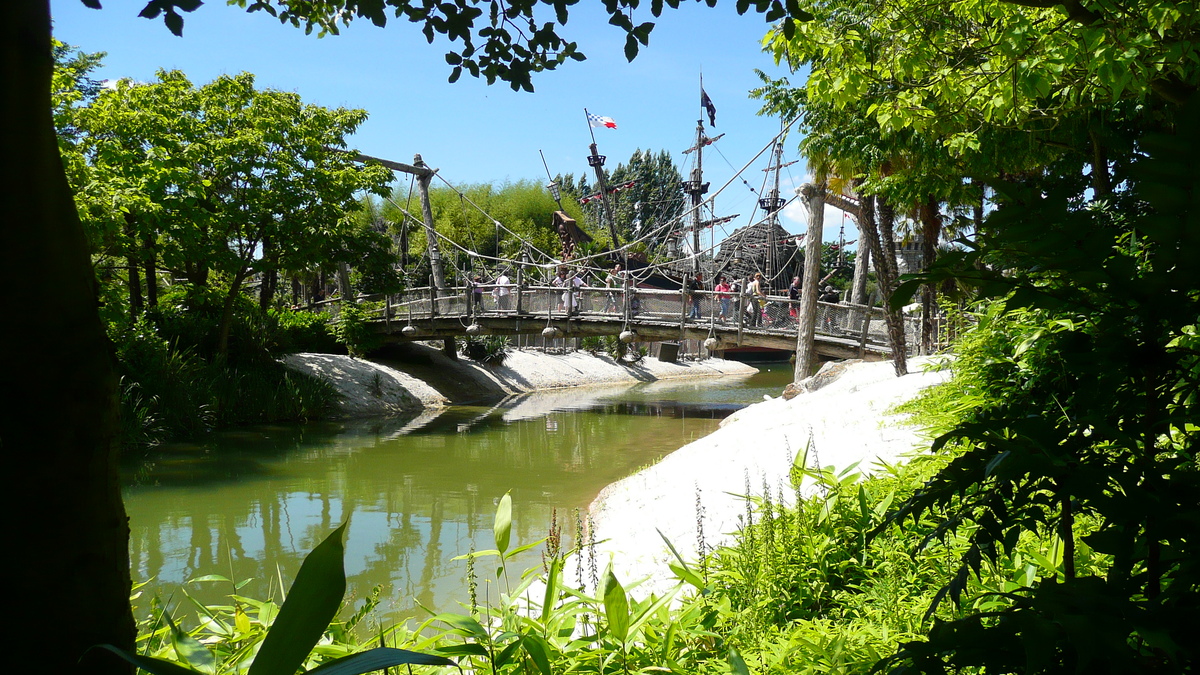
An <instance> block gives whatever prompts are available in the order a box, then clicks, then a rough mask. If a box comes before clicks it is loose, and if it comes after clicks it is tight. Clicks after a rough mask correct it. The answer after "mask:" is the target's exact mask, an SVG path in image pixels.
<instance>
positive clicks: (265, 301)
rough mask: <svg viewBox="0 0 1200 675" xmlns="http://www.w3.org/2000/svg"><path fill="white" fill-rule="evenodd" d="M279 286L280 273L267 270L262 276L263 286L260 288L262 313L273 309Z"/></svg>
mask: <svg viewBox="0 0 1200 675" xmlns="http://www.w3.org/2000/svg"><path fill="white" fill-rule="evenodd" d="M278 284H279V272H278V271H276V270H267V271H266V272H263V274H262V284H260V285H259V287H258V307H259V309H261V310H262V311H264V312H265V311H267V310H269V309H271V305H272V304H274V303H275V288H276V286H277V285H278Z"/></svg>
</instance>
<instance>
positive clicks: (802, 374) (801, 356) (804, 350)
mask: <svg viewBox="0 0 1200 675" xmlns="http://www.w3.org/2000/svg"><path fill="white" fill-rule="evenodd" d="M809 187H810V185H805V186H803V187H802V188H801V190H805V189H807V188H809ZM812 187H814V188H815V189H814V190H813V191H812V193H811V194H809V193H803V196H802V199H804V205H805V207H807V209H808V230H807V232H806V233H805V235H804V278H803V279H801V281H800V316H799V318H798V319H797V330H796V370H795V372H794V373H793V374H792V376H793V379H794V381H796V382H799V381H800V380H803V379H804V378H806V377H808V376H809V375H812V374H813V370H814V366H815V365H816V361H817V354H816V350H815V349H814V348H813V347H814V343H815V341H816V328H817V284H818V283H819V281H820V278H821V238H822V237H823V236H824V228H825V181H824V180H822V181H821V182H819V183H817V184H816V185H812ZM756 310H757V308H756Z"/></svg>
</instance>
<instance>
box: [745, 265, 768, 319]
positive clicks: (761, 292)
mask: <svg viewBox="0 0 1200 675" xmlns="http://www.w3.org/2000/svg"><path fill="white" fill-rule="evenodd" d="M766 283H767V282H766V280H764V279H763V275H762V272H755V273H754V277H753V279H752V280H751V281H750V283H749V284H748V285H747V286H746V294H747V295H748V296H750V303H749V307H748V308H747V309H748V310H750V325H751V326H761V325H762V320H763V312H764V311H765V310H766V306H767V291H766V288H764V287H765V286H766Z"/></svg>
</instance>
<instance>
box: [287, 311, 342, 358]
mask: <svg viewBox="0 0 1200 675" xmlns="http://www.w3.org/2000/svg"><path fill="white" fill-rule="evenodd" d="M269 317H270V328H271V329H272V334H271V336H270V338H269V347H270V350H271V352H272V353H275V354H295V353H298V352H315V353H318V354H341V353H344V352H345V351H346V349H345V347H344V346H342V345H341V344H340V343H339V342H338V338H337V336H336V335H334V332H333V325H332V324H330V322H329V316H328V315H326V314H319V313H316V312H303V311H293V310H290V309H273V310H271V311H270V313H269Z"/></svg>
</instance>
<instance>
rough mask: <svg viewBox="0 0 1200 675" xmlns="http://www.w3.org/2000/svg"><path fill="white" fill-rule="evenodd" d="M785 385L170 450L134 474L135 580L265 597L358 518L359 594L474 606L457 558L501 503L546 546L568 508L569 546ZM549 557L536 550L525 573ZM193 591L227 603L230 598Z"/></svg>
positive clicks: (404, 602) (601, 393) (130, 497)
mask: <svg viewBox="0 0 1200 675" xmlns="http://www.w3.org/2000/svg"><path fill="white" fill-rule="evenodd" d="M781 377H783V376H782V375H779V376H776V377H774V379H780V378H781ZM781 386H782V384H781V383H780V384H778V385H776V384H775V383H774V382H773V380H772V378H771V374H770V373H768V374H766V375H759V376H756V377H754V378H721V379H719V380H706V381H705V382H667V383H650V384H644V385H638V386H636V387H633V388H628V387H620V388H603V389H599V388H588V389H576V390H563V391H556V392H540V393H537V394H531V395H525V396H520V397H513V398H510V399H508V400H506V401H502V402H500V403H498V404H495V405H486V406H456V407H451V408H448V409H446V410H443V411H436V412H428V413H424V414H422V415H419V416H415V417H412V418H408V419H387V420H370V421H358V422H345V423H322V424H310V425H304V426H297V427H279V426H276V427H260V428H256V429H251V430H243V431H239V432H237V433H234V434H222V435H219V436H215V437H213V438H210V439H207V440H205V441H204V442H202V443H193V444H187V445H177V446H173V447H171V448H167V449H166V451H165V452H164V453H162V454H160V455H157V456H156V457H155V459H154V460H153V461H151V462H144V463H142V464H141V465H139V466H137V467H131V469H130V473H129V476H128V480H127V488H126V504H127V508H128V509H129V512H130V518H131V527H132V530H133V533H132V541H131V554H132V559H133V572H134V576H135V578H138V579H151V578H152V579H153V580H154V581H153V584H152V585H151V586H150V588H148V589H147V590H148V592H147V593H146V594H145V597H148V596H149V595H152V594H154V593H158V594H161V595H162V596H163V597H164V598H165V597H166V596H168V595H171V594H172V593H174V592H175V591H176V590H177V589H178V587H179V585H180V584H182V583H183V582H185V581H186V580H187V579H190V578H193V577H195V576H198V575H204V574H222V575H225V576H229V577H230V578H232V579H235V580H246V579H252V580H253V581H251V582H250V583H249V584H248V585H247V586H246V587H245V588H243V589H242V590H241V591H240V593H241V594H246V595H250V596H258V597H266V596H268V595H270V594H271V593H273V592H276V591H277V589H278V586H279V583H280V582H279V579H280V577H282V578H283V579H284V583H290V580H291V579H292V578H293V577H294V574H295V571H296V570H297V569H298V568H299V564H300V561H301V560H302V559H303V556H304V554H305V553H306V552H307V551H308V550H310V549H311V548H312V547H313V546H315V545H316V543H317V542H319V541H320V539H321V538H323V537H324V536H325V535H326V534H328V532H330V531H331V530H332V529H333V528H335V527H337V525H338V524H339V523H341V522H342V521H343V520H345V519H346V518H348V517H349V518H350V521H351V523H350V528H349V534H348V537H347V552H346V568H347V573H348V575H349V580H350V588H351V590H350V593H351V594H354V595H356V596H357V597H363V596H365V595H366V594H368V593H369V592H370V590H371V588H372V587H374V586H377V585H378V586H381V587H382V597H384V598H385V601H384V603H383V605H382V606H381V607H382V610H383V613H384V614H385V616H387V617H389V618H400V617H404V616H410V615H413V614H415V613H417V612H418V610H419V607H418V603H419V604H420V605H423V606H425V607H429V608H434V609H453V608H455V607H456V602H457V601H460V600H463V599H464V596H465V593H463V591H462V588H463V573H464V566H463V564H462V563H460V562H451V560H450V559H451V558H452V557H454V556H456V555H462V554H464V553H467V552H468V551H470V550H472V549H474V550H482V549H486V548H492V542H491V536H492V535H491V525H492V516H493V512H494V508H495V503H496V501H497V500H498V499H499V497H500V496H501V495H502V494H504V492H506V491H510V490H511V491H512V493H513V508H514V514H513V515H514V536H515V538H516V540H517V541H518V542H528V541H532V540H535V539H540V538H541V537H543V536H545V529H546V527H547V524H548V523H549V522H550V519H551V513H552V511H555V510H556V511H557V513H558V517H559V520H560V522H563V524H564V527H563V530H564V533H563V534H564V544H565V545H568V546H569V545H570V542H571V541H572V539H573V536H572V535H573V531H574V529H575V526H574V524H573V517H574V513H575V512H576V510H577V509H580V508H582V507H585V506H586V505H587V503H588V502H590V501H591V500H592V499H593V498H594V496H595V495H596V493H597V492H599V490H600V489H601V488H603V487H604V486H605V485H607V484H609V483H611V482H613V481H615V480H618V479H620V478H622V477H624V476H626V475H628V474H630V473H632V472H633V471H636V470H637V469H638V468H639V467H641V466H644V465H646V464H649V463H652V462H654V461H656V460H657V459H659V458H660V457H662V456H663V455H665V454H667V453H669V452H671V451H673V450H675V449H677V448H679V447H680V446H682V445H684V444H686V443H688V442H690V441H691V440H694V439H695V438H699V437H701V436H703V435H706V434H708V433H709V432H711V431H712V430H713V429H714V428H715V427H716V424H717V422H718V420H719V419H720V418H722V417H724V416H725V415H727V414H729V413H730V412H732V411H733V410H735V409H737V408H738V407H741V406H742V405H745V403H747V402H753V401H755V400H759V399H761V393H760V392H759V390H760V389H762V390H763V391H772V392H774V393H778V390H779V387H781ZM738 392H740V396H739V394H738ZM538 563H539V553H538V552H537V551H536V550H534V551H530V552H528V553H527V554H525V557H524V558H523V559H521V560H519V561H518V563H517V564H518V565H519V566H521V567H526V566H532V565H535V564H538ZM188 592H189V593H190V594H192V595H194V596H198V597H199V598H200V599H201V600H202V601H207V602H214V601H218V600H221V599H222V598H223V596H225V595H227V594H228V593H230V592H231V588H230V587H229V586H228V585H226V584H214V583H208V584H204V585H203V586H202V587H199V588H197V587H195V586H189V587H188ZM482 592H483V590H481V593H482ZM276 595H277V593H276ZM141 604H142V608H141V609H142V610H143V611H144V608H145V606H146V604H147V603H146V601H145V600H142V601H141Z"/></svg>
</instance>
